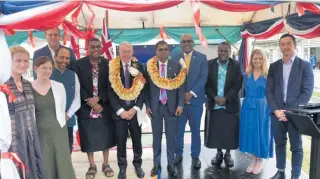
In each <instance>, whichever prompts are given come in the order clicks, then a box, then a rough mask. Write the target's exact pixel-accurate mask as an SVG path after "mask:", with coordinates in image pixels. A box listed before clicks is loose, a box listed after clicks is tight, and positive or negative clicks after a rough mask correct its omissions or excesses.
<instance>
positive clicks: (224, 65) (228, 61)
mask: <svg viewBox="0 0 320 179" xmlns="http://www.w3.org/2000/svg"><path fill="white" fill-rule="evenodd" d="M217 62H218V64H219V65H220V66H225V65H228V64H229V60H227V62H226V63H225V64H222V63H220V61H219V59H218V61H217Z"/></svg>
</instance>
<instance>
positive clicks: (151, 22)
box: [67, 1, 296, 29]
mask: <svg viewBox="0 0 320 179" xmlns="http://www.w3.org/2000/svg"><path fill="white" fill-rule="evenodd" d="M199 5H200V11H201V19H200V24H201V26H239V25H242V24H243V23H246V22H249V21H250V19H251V18H252V22H257V21H262V20H266V19H272V18H276V17H283V16H284V15H287V11H288V7H289V5H290V6H291V8H290V9H291V12H290V14H291V13H295V12H296V7H295V6H296V2H290V3H281V4H278V5H275V6H274V12H272V10H271V8H267V9H264V10H258V11H250V12H229V11H224V10H219V9H216V8H213V7H209V6H208V5H205V4H203V3H199ZM91 7H92V9H93V11H94V13H95V19H94V21H93V24H94V27H95V28H99V29H100V28H102V25H103V24H102V20H103V18H104V17H105V14H106V9H104V8H100V7H97V6H91ZM71 15H72V13H70V14H69V15H68V16H67V20H69V21H71ZM108 15H109V28H111V29H131V28H143V27H145V28H157V27H161V26H164V27H186V26H194V24H193V20H192V18H193V12H192V9H191V6H190V3H189V1H185V2H183V3H181V4H179V5H177V6H174V7H170V8H167V9H163V10H156V11H149V12H125V11H117V10H108ZM91 16H92V13H91V12H90V11H89V9H88V8H87V7H86V6H83V14H81V13H80V15H79V17H78V21H79V25H81V26H86V22H88V21H89V19H90V18H91ZM143 22H144V26H143Z"/></svg>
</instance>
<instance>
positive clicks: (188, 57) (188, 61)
mask: <svg viewBox="0 0 320 179" xmlns="http://www.w3.org/2000/svg"><path fill="white" fill-rule="evenodd" d="M184 60H185V62H186V65H187V72H189V67H190V60H191V59H190V53H188V54H186V56H185V58H184Z"/></svg>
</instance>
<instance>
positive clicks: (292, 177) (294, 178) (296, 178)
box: [291, 176, 299, 179]
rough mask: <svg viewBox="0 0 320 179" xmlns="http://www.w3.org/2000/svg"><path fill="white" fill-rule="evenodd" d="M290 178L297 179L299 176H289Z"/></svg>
mask: <svg viewBox="0 0 320 179" xmlns="http://www.w3.org/2000/svg"><path fill="white" fill-rule="evenodd" d="M291 179H299V177H294V176H291Z"/></svg>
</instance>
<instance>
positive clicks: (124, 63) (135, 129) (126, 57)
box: [108, 42, 146, 179]
mask: <svg viewBox="0 0 320 179" xmlns="http://www.w3.org/2000/svg"><path fill="white" fill-rule="evenodd" d="M132 55H133V47H132V45H131V44H130V43H129V42H122V43H121V44H120V46H119V56H120V57H118V58H116V59H114V60H112V61H111V62H110V63H109V65H110V66H109V68H110V69H109V70H110V73H109V81H110V83H111V85H109V90H108V91H109V99H110V102H111V106H112V108H113V119H115V121H116V136H117V137H116V138H117V158H118V166H119V169H120V171H119V174H118V178H119V179H125V178H126V169H127V165H128V164H127V150H126V149H127V148H126V145H127V137H128V129H129V131H130V134H131V139H132V146H133V154H134V159H133V162H132V163H133V165H134V167H135V171H136V174H137V177H138V178H143V177H144V175H145V174H144V171H143V170H142V168H141V165H142V159H141V157H142V145H141V123H140V122H139V119H138V117H137V111H140V110H141V109H142V106H143V103H144V98H145V92H146V85H144V87H143V88H142V89H140V91H139V93H135V94H130V95H135V99H133V100H125V98H126V96H128V94H124V93H121V90H118V88H119V87H117V84H119V83H120V84H122V85H123V87H124V88H126V89H129V88H134V86H132V85H133V80H134V79H139V77H141V76H138V75H137V74H134V72H133V70H134V69H136V70H138V71H139V72H140V73H141V74H142V75H143V74H145V72H144V70H143V66H142V64H141V63H140V62H138V61H135V60H133V57H132ZM115 66H119V67H120V68H118V67H117V68H114V67H115ZM111 68H113V69H111ZM132 68H134V69H132ZM113 70H118V71H114V72H115V73H116V74H119V75H120V79H119V80H120V81H116V80H112V78H113V79H115V78H114V77H115V76H114V75H115V73H113ZM130 72H131V73H130ZM117 76H118V75H117ZM141 80H145V79H141ZM144 82H145V81H143V83H144ZM135 88H137V86H136V87H135Z"/></svg>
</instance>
